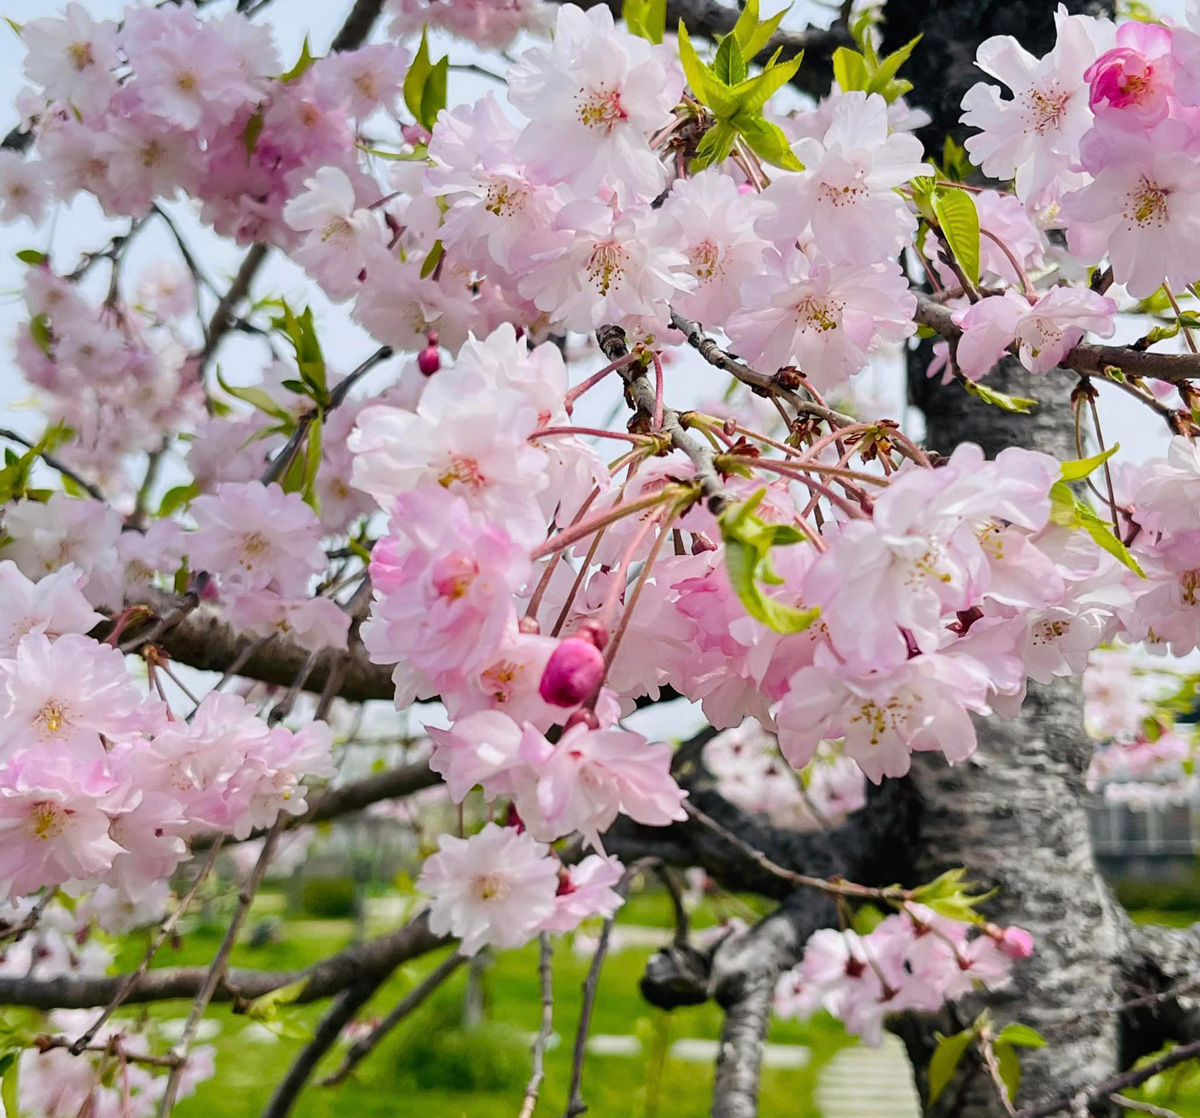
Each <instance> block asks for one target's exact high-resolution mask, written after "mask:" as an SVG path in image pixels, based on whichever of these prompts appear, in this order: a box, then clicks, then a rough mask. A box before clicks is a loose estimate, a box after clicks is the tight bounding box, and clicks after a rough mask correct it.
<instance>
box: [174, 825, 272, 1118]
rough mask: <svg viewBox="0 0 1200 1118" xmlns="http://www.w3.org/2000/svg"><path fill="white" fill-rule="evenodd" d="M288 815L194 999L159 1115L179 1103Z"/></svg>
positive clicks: (269, 839)
mask: <svg viewBox="0 0 1200 1118" xmlns="http://www.w3.org/2000/svg"><path fill="white" fill-rule="evenodd" d="M286 818H287V816H286V814H285V813H284V812H282V811H281V812H280V813H279V816H278V818H277V819H276V820H275V825H274V826H273V827H272V828H271V830H270V831H269V832H268V834H267V837H266V839H265V840H264V842H263V848H262V852H261V853H260V854H259V856H258V861H257V862H256V863H255V865H254V869H253V870H252V871H251V873H250V877H249V878H248V879H247V881H246V884H245V885H244V887H243V888H242V891H241V893H240V894H239V895H238V903H237V907H236V908H235V909H234V911H233V916H232V918H231V919H230V921H229V927H228V928H227V929H226V931H225V938H224V939H222V940H221V946H220V947H219V948H217V953H216V955H215V956H214V957H213V961H212V964H211V965H210V966H209V968H208V977H207V978H206V979H205V980H204V985H203V986H201V987H200V991H199V993H198V994H197V995H196V998H195V1000H194V1001H193V1002H192V1008H191V1012H189V1013H188V1017H187V1021H185V1022H184V1026H183V1032H182V1034H181V1035H180V1037H179V1040H178V1041H177V1042H176V1044H175V1045H174V1047H173V1048H172V1049H171V1053H172V1055H175V1056H178V1057H179V1058H180V1060H181V1061H182V1062H181V1063H180V1064H179V1066H178V1067H175V1068H172V1069H171V1074H170V1076H169V1077H168V1079H167V1086H166V1090H165V1091H164V1092H163V1097H162V1101H161V1102H160V1103H159V1107H158V1118H167V1115H169V1114H170V1113H171V1109H172V1108H173V1107H174V1105H175V1099H176V1096H177V1095H178V1094H179V1079H180V1075H181V1073H182V1071H183V1066H184V1063H186V1061H187V1055H188V1049H189V1048H190V1047H191V1044H192V1040H193V1039H194V1038H195V1035H196V1030H197V1029H198V1028H199V1027H200V1020H201V1018H202V1017H203V1016H204V1011H205V1010H206V1009H208V1003H209V1002H210V1001H212V996H213V994H214V993H216V990H217V987H218V986H219V985H220V983H221V980H222V979H223V978H224V977H225V971H226V970H227V969H228V967H229V956H230V955H231V954H232V953H233V947H234V944H235V943H236V942H237V937H238V934H239V933H240V932H241V930H242V925H243V924H244V923H245V922H246V916H247V915H248V914H249V912H250V904H251V902H252V901H253V900H254V895H255V893H257V892H258V888H259V886H260V885H261V884H262V880H263V877H265V876H266V872H267V867H268V866H269V865H270V864H271V859H272V858H273V857H274V856H275V847H276V845H277V844H278V843H279V836H280V835H281V834H282V833H283V822H284V820H285V819H286Z"/></svg>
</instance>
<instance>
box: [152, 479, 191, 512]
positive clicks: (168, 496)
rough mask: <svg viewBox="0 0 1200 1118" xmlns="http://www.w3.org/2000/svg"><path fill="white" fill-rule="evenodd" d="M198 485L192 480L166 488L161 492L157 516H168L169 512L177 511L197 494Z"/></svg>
mask: <svg viewBox="0 0 1200 1118" xmlns="http://www.w3.org/2000/svg"><path fill="white" fill-rule="evenodd" d="M199 494H200V486H198V485H197V484H196V483H195V482H194V481H193V482H190V483H189V484H187V485H177V486H175V488H174V489H168V490H167V491H166V492H165V493H164V494H163V499H162V501H161V502H160V503H159V506H158V515H159V516H170V515H171V513H173V512H177V511H178V510H179V509H181V508H183V506H184V505H186V504H187V503H188V502H189V501H191V499H192V498H193V497H196V496H199Z"/></svg>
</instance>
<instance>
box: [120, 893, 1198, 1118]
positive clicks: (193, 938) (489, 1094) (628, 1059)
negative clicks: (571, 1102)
mask: <svg viewBox="0 0 1200 1118" xmlns="http://www.w3.org/2000/svg"><path fill="white" fill-rule="evenodd" d="M732 903H733V904H735V905H741V904H742V903H743V902H739V901H734V902H732ZM750 903H754V902H750ZM282 905H283V901H282V898H280V897H278V896H271V895H266V896H264V897H261V898H259V900H258V901H256V914H255V917H254V918H252V920H251V925H252V929H251V930H253V925H254V923H255V920H256V919H258V918H259V917H261V916H267V915H269V914H272V913H277V912H279V911H280V910H281V908H282ZM729 914H730V913H729V910H728V909H726V910H724V911H717V910H714V909H713V908H712V907H711V906H710V905H708V904H706V905H704V906H702V908H701V910H700V911H699V912H698V913H697V914H696V916H695V919H694V925H695V927H696V928H700V929H702V928H704V927H706V926H711V925H712V924H713V923H714V922H716V921H717V920H718V919H719V918H720V917H721V916H723V915H729ZM740 914H741V915H743V916H746V917H752V915H753V912H752V911H751V910H749V909H745V910H743V911H741V913H740ZM1133 915H1134V918H1135V919H1137V920H1139V921H1141V922H1146V923H1176V924H1182V923H1191V922H1193V921H1194V920H1195V919H1196V918H1197V915H1196V914H1190V913H1183V914H1181V913H1177V912H1158V911H1144V912H1135V913H1134V914H1133ZM669 921H670V909H669V904H668V902H667V900H666V898H665V897H663V896H661V895H657V894H654V893H646V894H642V895H638V896H634V897H633V898H631V900H630V902H629V904H628V905H627V906H626V908H625V910H624V911H623V913H622V921H621V922H622V923H624V924H625V925H626V926H633V925H637V926H640V927H647V926H649V927H665V926H667V925H668V924H669ZM620 926H621V924H620V923H619V924H618V928H620ZM370 930H371V932H372V934H374V933H375V932H377V931H382V930H385V929H384V928H383V927H380V928H374V927H373V928H371V929H370ZM353 933H354V925H353V923H352V922H351V921H350V920H334V919H324V920H316V919H293V920H287V921H284V922H281V923H280V924H279V925H278V928H277V932H276V935H275V937H274V938H273V939H272V940H271V941H270V942H267V943H265V944H262V945H259V946H253V945H251V943H250V942H249V941H250V938H251V937H250V935H247V936H246V937H244V940H243V942H242V943H240V944H239V945H238V947H237V948H236V949H235V951H234V955H233V964H234V965H235V966H242V967H258V968H262V969H267V970H291V969H295V968H299V967H303V966H305V965H307V964H309V963H311V962H313V961H315V960H317V959H319V958H321V957H323V956H325V955H328V954H330V953H331V952H334V951H337V950H339V949H341V948H342V947H344V946H346V945H347V944H348V943H350V942H351V939H352V936H353ZM222 934H223V928H222V927H221V926H220V924H219V922H215V923H213V924H212V925H208V926H200V927H197V928H195V929H193V930H192V931H191V932H190V933H189V934H188V935H187V936H186V937H185V938H184V939H183V940H182V941H180V943H179V944H178V945H177V946H174V947H172V946H167V947H164V948H163V950H162V951H161V952H160V954H159V956H158V958H157V959H156V961H155V965H156V966H174V965H180V964H203V963H207V962H208V961H209V960H210V959H211V958H212V955H213V953H214V951H215V950H216V948H217V945H218V943H219V942H220V939H221V936H222ZM118 947H119V953H118V958H117V966H118V967H119V968H120V969H129V968H131V967H133V966H136V964H137V962H138V961H139V960H140V958H141V955H142V952H143V950H144V939H142V938H141V937H138V936H131V937H128V938H126V939H125V940H124V941H122V942H121V943H120V944H119V945H118ZM651 950H652V949H651V948H649V947H643V946H638V947H632V946H630V947H625V948H623V949H621V950H617V951H615V952H614V953H612V954H610V956H609V958H608V961H607V963H606V964H605V969H604V972H603V977H602V979H601V983H600V993H599V997H598V999H597V1004H596V1010H595V1014H594V1017H593V1022H592V1029H591V1032H592V1034H593V1035H597V1034H604V1035H610V1036H629V1035H633V1036H636V1037H637V1038H638V1039H639V1041H640V1046H641V1048H640V1052H639V1053H638V1054H637V1055H632V1056H614V1055H599V1054H591V1055H589V1056H588V1059H587V1063H586V1070H585V1076H584V1095H585V1098H586V1100H587V1103H588V1113H589V1115H591V1116H593V1118H656V1116H661V1118H703V1116H705V1115H707V1114H708V1112H709V1106H710V1102H711V1090H712V1075H713V1066H712V1062H711V1061H703V1062H690V1061H683V1060H679V1059H675V1058H672V1057H670V1056H669V1055H668V1052H669V1049H670V1046H671V1045H672V1043H674V1042H675V1041H677V1040H679V1039H682V1038H695V1039H701V1040H715V1039H717V1037H718V1036H719V1033H720V1026H721V1013H720V1010H719V1009H718V1008H717V1007H716V1006H715V1005H713V1004H712V1003H709V1004H706V1005H703V1006H697V1007H693V1008H688V1009H681V1010H676V1011H675V1012H673V1013H669V1014H668V1013H664V1012H662V1011H660V1010H656V1009H654V1008H653V1007H651V1006H650V1005H648V1004H647V1003H646V1002H645V1001H643V1000H642V998H641V996H640V994H639V993H638V979H639V977H640V976H641V973H642V970H643V967H644V965H645V961H646V959H647V957H648V956H649V954H650V952H651ZM440 958H441V956H430V957H428V958H425V959H421V960H418V961H415V962H414V963H412V964H410V965H409V966H408V967H405V968H404V969H403V970H402V971H400V972H397V974H396V975H394V976H393V978H392V979H391V981H390V982H389V983H388V984H387V985H386V986H385V987H384V988H383V989H382V990H381V991H380V992H379V993H378V994H377V995H376V997H375V999H374V1001H373V1002H372V1003H371V1004H370V1005H369V1006H368V1007H367V1009H366V1010H365V1012H364V1014H363V1016H366V1017H370V1016H375V1015H380V1014H382V1013H385V1012H386V1011H387V1010H388V1009H389V1008H390V1007H391V1006H392V1005H394V1004H395V1003H396V1001H398V1000H399V999H400V998H401V997H402V996H403V994H404V993H405V991H406V990H408V989H409V988H410V987H411V986H412V984H413V983H414V982H416V981H418V980H419V979H420V978H421V976H422V975H424V974H425V973H427V972H428V971H429V970H430V969H432V967H434V966H436V965H437V963H438V961H439V959H440ZM589 962H590V956H589V955H588V954H585V953H581V954H576V953H575V952H574V951H573V950H572V948H571V946H570V943H569V941H568V939H565V938H564V939H561V940H559V941H558V942H557V946H556V952H555V957H554V998H555V1001H554V1028H555V1034H556V1035H555V1038H554V1040H553V1041H552V1045H551V1048H550V1051H549V1052H548V1054H547V1059H546V1072H547V1075H546V1081H545V1084H544V1085H543V1088H542V1091H541V1096H540V1100H539V1103H538V1108H537V1112H536V1113H537V1114H538V1115H540V1116H552V1118H557V1116H558V1115H561V1114H562V1113H563V1109H564V1105H565V1101H566V1094H567V1085H568V1079H569V1075H570V1051H571V1044H572V1040H573V1037H574V1032H575V1027H576V1024H577V1022H578V1019H579V1010H580V1000H581V986H582V982H583V979H584V976H585V974H586V972H587V969H588V965H589ZM466 982H467V977H466V973H465V968H464V969H463V970H460V971H459V972H458V973H457V974H456V975H455V976H454V978H453V979H451V981H449V982H448V983H447V984H446V985H445V986H444V987H443V989H442V990H441V992H439V994H437V995H436V996H435V997H434V998H433V999H431V1001H430V1002H429V1003H427V1004H426V1005H425V1006H424V1007H422V1009H421V1010H419V1011H418V1012H417V1013H416V1014H415V1015H414V1016H413V1017H412V1018H411V1019H410V1020H409V1021H408V1022H406V1023H405V1024H404V1025H403V1026H401V1027H400V1028H399V1029H398V1030H397V1031H396V1033H395V1035H394V1036H393V1037H391V1038H390V1039H389V1040H388V1041H387V1042H385V1043H384V1044H383V1045H381V1046H380V1048H379V1049H378V1050H377V1051H376V1052H375V1053H374V1054H373V1055H372V1056H371V1057H370V1058H369V1059H368V1060H367V1061H366V1062H365V1063H364V1064H363V1065H362V1066H361V1068H360V1069H359V1071H358V1073H357V1074H356V1076H355V1077H354V1078H351V1079H350V1080H348V1081H347V1082H345V1083H344V1084H342V1085H341V1086H339V1087H334V1088H326V1087H320V1086H315V1085H310V1087H309V1088H308V1089H307V1090H306V1091H305V1092H304V1094H303V1095H302V1096H301V1099H300V1101H299V1103H298V1104H297V1106H296V1108H295V1110H294V1111H293V1113H294V1114H295V1115H296V1116H297V1118H335V1116H337V1118H342V1116H344V1115H345V1114H347V1113H349V1114H353V1115H355V1118H384V1116H385V1115H386V1116H387V1118H513V1116H514V1115H515V1114H516V1112H517V1110H518V1109H519V1105H520V1098H521V1095H522V1093H523V1090H524V1085H525V1082H526V1079H527V1078H528V1074H529V1044H528V1038H529V1036H530V1035H532V1034H533V1032H534V1031H535V1030H536V1029H537V1027H538V1025H539V1023H540V1019H541V1004H540V1000H539V994H538V984H537V949H536V947H535V946H533V945H531V946H529V947H527V948H525V949H523V950H521V951H515V952H508V953H506V954H504V955H501V956H499V957H497V958H495V959H494V960H492V961H491V963H490V964H489V965H488V967H487V968H486V970H485V971H484V972H483V974H482V979H481V983H480V987H479V989H480V991H481V993H482V1001H483V1017H484V1022H485V1024H484V1025H483V1026H482V1028H479V1029H476V1030H464V1029H463V1027H462V1022H463V1011H464V1004H465V1001H466V997H465V989H466ZM323 1010H324V1005H323V1004H322V1005H317V1006H304V1007H294V1008H292V1009H289V1010H287V1011H286V1017H287V1021H288V1025H289V1028H290V1029H294V1027H295V1026H297V1025H300V1026H304V1027H311V1026H312V1025H313V1024H314V1023H315V1022H316V1020H317V1019H318V1018H319V1017H320V1015H321V1013H322V1012H323ZM139 1012H140V1010H139ZM149 1012H151V1013H152V1014H153V1015H154V1016H155V1017H156V1018H162V1019H168V1018H176V1019H180V1018H182V1017H183V1016H184V1015H185V1014H186V1012H187V1003H182V1002H180V1003H174V1004H168V1005H158V1006H154V1007H153V1008H152V1009H151V1010H150V1011H149ZM209 1017H210V1019H211V1020H212V1021H214V1022H215V1023H216V1024H218V1025H219V1032H218V1033H217V1034H216V1035H215V1036H214V1037H213V1038H212V1039H211V1041H210V1043H212V1044H213V1045H214V1047H215V1048H216V1053H217V1074H216V1077H215V1078H214V1079H212V1080H210V1081H208V1082H207V1083H205V1084H202V1085H201V1087H200V1089H199V1091H198V1092H197V1094H196V1095H195V1096H193V1097H192V1098H190V1099H187V1100H186V1101H184V1102H183V1103H181V1104H180V1105H179V1106H178V1107H177V1108H176V1115H177V1118H252V1116H255V1115H258V1114H259V1113H261V1110H262V1107H263V1105H264V1104H265V1103H266V1101H267V1099H268V1097H269V1096H270V1093H271V1090H272V1088H273V1086H274V1084H275V1083H276V1082H278V1080H279V1079H280V1078H281V1076H282V1075H283V1074H284V1072H285V1070H286V1068H287V1067H288V1066H289V1065H290V1063H291V1062H292V1060H293V1059H294V1058H295V1055H296V1053H297V1052H298V1051H299V1049H300V1047H301V1046H302V1044H303V1041H302V1040H300V1039H296V1038H283V1037H278V1036H275V1035H273V1034H272V1033H270V1032H269V1031H267V1030H266V1029H265V1028H263V1027H262V1026H261V1025H257V1024H255V1023H253V1022H249V1021H247V1019H246V1018H245V1017H239V1016H235V1015H233V1014H232V1013H231V1012H230V1011H229V1010H228V1009H227V1008H226V1007H224V1006H218V1007H215V1008H213V1009H212V1010H210V1013H209ZM768 1039H769V1040H770V1041H772V1042H774V1043H778V1044H788V1045H803V1046H805V1047H806V1048H808V1049H809V1051H810V1053H811V1058H810V1060H809V1062H808V1064H807V1065H806V1066H805V1067H803V1068H776V1067H771V1068H766V1069H764V1073H763V1084H762V1101H761V1110H760V1112H761V1113H762V1114H763V1115H764V1118H783V1116H787V1118H811V1116H816V1115H818V1113H819V1112H818V1111H817V1109H816V1106H815V1104H814V1102H813V1091H814V1088H815V1085H816V1082H817V1078H818V1076H819V1074H820V1072H821V1070H822V1068H824V1066H825V1065H826V1064H827V1063H828V1062H829V1060H830V1059H831V1058H832V1057H833V1056H834V1055H835V1054H836V1052H837V1051H838V1050H839V1049H840V1048H842V1047H844V1046H845V1045H847V1044H850V1043H853V1041H852V1040H851V1039H850V1038H848V1037H847V1036H846V1035H845V1033H844V1032H843V1031H842V1030H841V1028H840V1026H839V1025H837V1024H836V1023H835V1022H834V1021H832V1020H831V1019H830V1018H828V1017H825V1016H821V1017H818V1018H816V1019H814V1020H813V1021H810V1022H807V1023H804V1024H799V1023H796V1022H790V1021H787V1022H785V1021H775V1022H774V1023H773V1024H772V1026H771V1031H770V1035H769V1038H768ZM343 1051H344V1049H343V1048H341V1047H339V1048H337V1049H335V1050H334V1052H333V1053H331V1054H330V1055H329V1056H328V1057H327V1058H326V1060H325V1061H324V1063H323V1064H322V1065H321V1069H320V1073H322V1074H323V1073H324V1072H327V1071H329V1070H332V1068H333V1067H335V1066H336V1065H337V1064H338V1063H339V1062H340V1059H341V1055H342V1052H343ZM1193 1067H1194V1065H1185V1066H1184V1068H1183V1069H1181V1070H1179V1071H1176V1072H1175V1073H1172V1074H1171V1075H1170V1076H1163V1077H1159V1078H1158V1079H1157V1080H1153V1081H1151V1082H1150V1083H1149V1084H1147V1085H1146V1088H1145V1089H1144V1090H1143V1091H1142V1092H1140V1096H1141V1097H1142V1098H1143V1099H1145V1100H1146V1101H1153V1102H1154V1103H1157V1104H1158V1105H1159V1106H1168V1107H1170V1108H1171V1110H1172V1111H1174V1112H1175V1113H1176V1114H1178V1115H1179V1116H1180V1118H1200V1075H1197V1074H1196V1073H1195V1072H1194V1070H1193Z"/></svg>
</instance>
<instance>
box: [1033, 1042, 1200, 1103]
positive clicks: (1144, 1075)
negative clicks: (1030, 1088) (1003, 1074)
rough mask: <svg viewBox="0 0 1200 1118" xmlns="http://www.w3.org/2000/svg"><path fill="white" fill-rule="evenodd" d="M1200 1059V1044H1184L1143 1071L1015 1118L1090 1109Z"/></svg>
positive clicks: (1105, 1081)
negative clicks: (1081, 1108) (1077, 1104)
mask: <svg viewBox="0 0 1200 1118" xmlns="http://www.w3.org/2000/svg"><path fill="white" fill-rule="evenodd" d="M1198 1056H1200V1040H1194V1041H1192V1042H1191V1044H1183V1045H1180V1046H1179V1047H1178V1048H1172V1049H1171V1051H1170V1052H1165V1053H1163V1055H1161V1056H1159V1058H1158V1059H1157V1060H1151V1061H1150V1062H1149V1063H1148V1064H1143V1065H1142V1066H1141V1067H1136V1068H1131V1069H1130V1070H1129V1071H1125V1072H1122V1073H1121V1074H1120V1075H1111V1076H1109V1077H1108V1078H1107V1079H1102V1080H1101V1081H1100V1082H1099V1083H1096V1084H1093V1085H1092V1086H1091V1087H1085V1088H1083V1090H1081V1091H1075V1092H1072V1093H1071V1094H1069V1095H1061V1096H1059V1097H1058V1098H1056V1099H1053V1100H1052V1101H1050V1102H1047V1103H1042V1104H1041V1105H1040V1106H1030V1107H1026V1108H1025V1109H1024V1110H1019V1111H1018V1112H1017V1114H1016V1118H1050V1115H1051V1114H1058V1113H1060V1112H1061V1111H1064V1110H1067V1109H1068V1108H1069V1107H1072V1106H1075V1105H1076V1103H1081V1104H1082V1105H1083V1106H1084V1107H1087V1106H1089V1105H1090V1104H1091V1103H1094V1102H1096V1101H1097V1100H1098V1099H1106V1098H1108V1097H1109V1096H1110V1095H1113V1094H1116V1093H1117V1092H1120V1091H1124V1090H1126V1089H1127V1088H1129V1087H1138V1086H1140V1085H1141V1084H1143V1083H1145V1082H1146V1080H1147V1079H1153V1078H1154V1077H1155V1076H1156V1075H1158V1074H1159V1072H1163V1071H1166V1070H1167V1069H1168V1068H1173V1067H1176V1066H1177V1065H1179V1064H1182V1063H1185V1062H1186V1061H1188V1060H1194V1059H1196V1057H1198Z"/></svg>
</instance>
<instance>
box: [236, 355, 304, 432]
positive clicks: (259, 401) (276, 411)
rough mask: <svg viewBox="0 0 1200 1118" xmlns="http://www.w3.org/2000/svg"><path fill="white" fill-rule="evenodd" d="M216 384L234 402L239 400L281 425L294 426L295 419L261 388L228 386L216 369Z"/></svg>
mask: <svg viewBox="0 0 1200 1118" xmlns="http://www.w3.org/2000/svg"><path fill="white" fill-rule="evenodd" d="M217 384H219V385H220V386H221V388H222V389H223V390H224V391H225V392H227V393H228V394H229V395H230V396H232V397H233V398H234V399H235V400H241V401H242V402H243V403H246V404H249V405H250V406H251V407H253V408H257V409H258V410H259V411H261V412H265V413H266V414H267V415H269V416H271V417H272V418H273V419H277V420H279V421H280V422H281V423H287V424H294V423H295V419H294V417H293V416H291V415H289V414H288V413H287V412H286V411H284V410H283V408H281V407H280V406H279V405H278V404H277V403H276V402H275V401H274V400H272V399H271V397H270V396H268V395H267V394H266V392H264V391H263V390H262V389H261V388H254V387H251V386H247V387H244V388H243V387H240V386H238V385H234V384H228V383H227V382H226V381H225V379H224V378H223V377H222V376H221V370H220V368H219V367H218V368H217Z"/></svg>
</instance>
